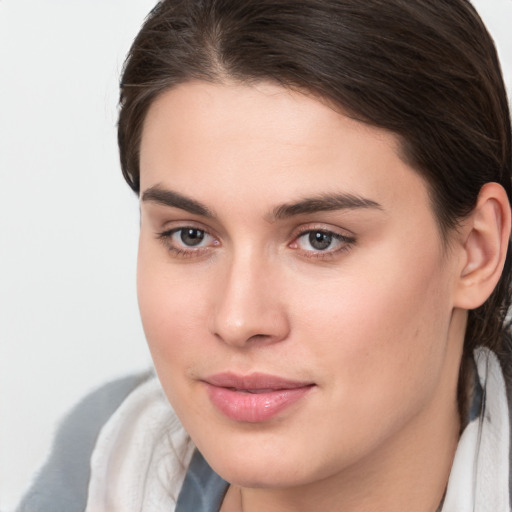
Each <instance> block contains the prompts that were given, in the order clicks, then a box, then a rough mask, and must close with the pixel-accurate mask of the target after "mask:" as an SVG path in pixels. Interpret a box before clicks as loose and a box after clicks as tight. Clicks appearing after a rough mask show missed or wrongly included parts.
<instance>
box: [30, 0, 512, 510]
mask: <svg viewBox="0 0 512 512" xmlns="http://www.w3.org/2000/svg"><path fill="white" fill-rule="evenodd" d="M119 147H120V154H121V164H122V169H123V174H124V176H125V178H126V180H127V181H128V183H129V184H130V186H131V187H132V188H133V190H134V191H135V192H136V193H137V194H139V196H140V199H141V201H140V204H141V234H140V244H139V268H138V293H139V304H140V310H141V316H142V321H143V324H144V329H145V333H146V336H147V340H148V344H149V347H150V349H151V352H152V356H153V360H154V363H155V369H156V373H157V375H158V380H157V379H156V378H151V377H146V378H144V379H142V383H140V382H139V381H137V382H135V381H131V382H129V383H124V385H121V388H120V389H117V390H116V394H115V398H114V399H113V398H111V397H112V396H114V394H113V393H112V392H111V390H110V391H108V390H107V391H104V392H103V394H101V398H100V400H109V401H111V407H110V409H109V408H108V407H107V411H108V412H107V413H106V414H105V413H104V415H103V416H102V417H101V419H100V420H90V419H89V421H90V422H94V425H95V428H96V429H98V430H99V429H100V428H101V432H100V433H99V436H98V438H97V439H96V438H95V435H94V436H92V438H91V443H90V444H91V450H90V451H91V454H90V459H91V472H90V476H89V475H88V474H87V475H86V476H87V477H88V478H89V480H90V481H89V483H88V486H87V490H86V485H85V484H83V485H82V486H81V487H80V486H78V487H76V491H75V486H74V485H73V486H71V487H69V486H68V487H67V489H66V493H67V494H66V500H68V499H69V502H67V503H68V505H67V507H68V508H67V510H70V506H77V507H82V508H83V506H85V503H86V510H87V512H98V511H107V510H108V511H116V510H119V511H123V512H126V511H130V510H147V511H153V510H176V511H179V512H183V511H211V512H214V511H215V512H217V511H221V512H234V511H236V512H239V511H243V512H251V511H255V510H259V511H261V510H265V511H287V510H294V511H303V510H304V511H311V510H325V511H330V510H333V511H334V510H344V511H347V510H348V511H350V510H377V509H378V510H382V511H385V510H393V511H396V510H415V511H436V510H443V511H444V512H449V511H457V512H458V511H466V510H467V511H469V510H477V511H484V510H489V511H490V510H492V511H502V510H503V511H505V510H510V490H509V478H510V477H509V474H510V472H509V453H510V425H509V423H510V421H509V411H508V407H507V382H510V379H507V375H506V373H507V371H509V369H510V343H509V338H508V334H507V332H506V330H505V316H506V312H507V310H508V306H509V301H510V299H509V296H510V256H508V254H507V251H508V247H509V236H510V223H511V215H510V197H511V184H510V173H511V165H512V159H511V132H510V117H509V112H508V106H507V99H506V94H505V91H504V87H503V82H502V78H501V74H500V69H499V64H498V60H497V57H496V53H495V50H494V46H493V43H492V40H491V39H490V37H489V35H488V34H487V32H486V30H485V28H484V26H483V24H482V22H481V21H480V19H479V17H478V16H477V14H476V13H475V11H474V10H473V8H472V7H471V5H470V4H469V3H468V2H467V1H465V0H454V1H452V2H441V1H439V2H427V1H425V0H411V1H409V2H401V1H399V0H388V1H386V2H381V1H380V0H370V1H367V2H356V1H353V0H352V1H350V0H304V1H301V2H295V1H291V0H278V1H275V0H273V1H267V0H263V1H262V0H257V1H256V0H243V1H240V0H236V1H235V0H203V1H197V0H174V1H163V2H161V3H160V4H159V5H158V6H157V7H156V8H155V9H154V11H153V12H152V13H151V14H150V16H149V17H148V19H147V21H146V23H145V25H144V26H143V28H142V29H141V31H140V33H139V35H138V36H137V38H136V40H135V42H134V44H133V47H132V49H131V51H130V54H129V56H128V59H127V62H126V66H125V70H124V75H123V78H122V86H121V110H120V118H119ZM161 389H162V390H163V392H164V394H165V398H164V396H163V394H162V392H161ZM167 400H168V402H169V403H170V405H171V406H172V408H171V406H169V403H168V402H167ZM120 402H121V403H120ZM119 403H120V405H119ZM118 405H119V407H118ZM81 410H83V409H79V411H78V412H77V413H76V414H78V416H77V417H79V415H80V411H81ZM114 410H115V412H114ZM88 411H91V407H89V408H88ZM88 414H89V413H88ZM82 415H83V413H82ZM89 431H94V429H89ZM88 459H89V454H87V456H86V457H84V458H83V460H88ZM53 468H54V469H53V471H62V470H59V469H55V466H53ZM65 471H66V474H67V475H68V471H69V469H66V470H65ZM54 474H55V473H54ZM80 475H81V476H84V474H83V472H82V473H80ZM79 480H80V479H79ZM81 480H85V479H84V478H82V479H81ZM47 489H48V487H47ZM70 489H73V490H72V492H70ZM58 492H61V491H52V496H53V500H54V501H59V500H58V499H57V498H56V496H57V495H58ZM77 495H79V496H80V498H79V499H77V498H76V496H77ZM32 496H34V493H33V494H32ZM61 496H64V494H61ZM80 500H82V501H80ZM33 501H35V500H33ZM33 501H32V502H33ZM60 502H62V500H60ZM30 504H31V498H30V497H29V498H27V500H26V501H25V504H24V506H25V508H23V505H22V508H21V509H22V510H29V509H30V510H32V509H31V508H30V506H31V505H30ZM69 504H73V505H69ZM53 509H54V510H56V509H57V508H56V507H54V508H53Z"/></svg>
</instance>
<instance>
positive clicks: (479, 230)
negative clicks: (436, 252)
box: [454, 183, 511, 309]
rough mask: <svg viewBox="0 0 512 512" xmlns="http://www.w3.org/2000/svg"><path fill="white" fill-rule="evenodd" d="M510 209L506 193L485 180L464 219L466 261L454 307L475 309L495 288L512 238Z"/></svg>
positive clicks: (498, 186) (463, 261) (460, 276)
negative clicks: (511, 233) (475, 200)
mask: <svg viewBox="0 0 512 512" xmlns="http://www.w3.org/2000/svg"><path fill="white" fill-rule="evenodd" d="M510 223H511V212H510V204H509V201H508V197H507V194H506V192H505V190H504V189H503V187H502V186H501V185H499V184H497V183H486V184H485V185H484V186H483V187H482V189H481V190H480V193H479V195H478V201H477V204H476V206H475V209H474V210H473V211H472V212H471V214H470V215H469V217H468V218H467V219H466V220H465V222H464V229H463V231H464V233H463V236H464V240H463V247H462V251H463V252H462V254H463V260H462V264H461V267H462V268H461V271H460V275H459V278H458V280H457V286H456V292H455V301H454V305H455V307H459V308H462V309H475V308H477V307H479V306H481V305H482V304H483V303H484V302H485V301H486V300H487V299H488V297H489V296H490V295H491V293H492V291H493V290H494V288H495V287H496V285H497V283H498V281H499V279H500V276H501V272H502V270H503V265H504V264H505V258H506V255H507V248H508V242H509V237H510Z"/></svg>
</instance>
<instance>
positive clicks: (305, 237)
mask: <svg viewBox="0 0 512 512" xmlns="http://www.w3.org/2000/svg"><path fill="white" fill-rule="evenodd" d="M354 242H355V239H354V238H353V237H349V236H345V235H342V234H341V233H335V232H334V231H329V230H326V229H309V230H307V231H303V232H302V233H300V234H299V235H298V236H297V238H296V239H295V241H294V242H293V243H292V244H291V247H292V248H293V249H299V250H301V251H303V252H304V253H306V254H307V253H309V255H311V256H315V257H322V256H329V255H333V254H336V253H338V252H339V251H343V250H348V249H349V248H350V247H351V245H352V244H353V243H354Z"/></svg>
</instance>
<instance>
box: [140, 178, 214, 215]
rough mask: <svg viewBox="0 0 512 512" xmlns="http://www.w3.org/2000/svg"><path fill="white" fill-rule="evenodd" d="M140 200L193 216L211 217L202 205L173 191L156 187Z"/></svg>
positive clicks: (145, 193) (210, 213)
mask: <svg viewBox="0 0 512 512" xmlns="http://www.w3.org/2000/svg"><path fill="white" fill-rule="evenodd" d="M142 200H143V201H148V202H151V203H157V204H161V205H163V206H170V207H171V208H179V209H180V210H185V211H187V212H189V213H192V214H194V215H201V216H202V217H209V218H211V217H213V216H214V215H213V213H212V212H211V211H210V210H209V209H208V208H207V207H206V206H205V205H203V204H201V203H200V202H198V201H195V200H194V199H190V198H189V197H186V196H184V195H182V194H179V193H178V192H174V191H173V190H168V189H163V188H161V187H159V186H158V185H156V186H154V187H150V188H148V189H147V190H145V191H144V193H143V194H142Z"/></svg>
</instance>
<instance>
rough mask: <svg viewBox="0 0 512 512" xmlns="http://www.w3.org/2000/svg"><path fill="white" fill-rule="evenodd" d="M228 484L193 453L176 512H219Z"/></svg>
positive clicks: (198, 455)
mask: <svg viewBox="0 0 512 512" xmlns="http://www.w3.org/2000/svg"><path fill="white" fill-rule="evenodd" d="M228 487H229V484H228V482H226V481H225V480H223V479H222V478H221V477H220V476H219V475H218V474H217V473H215V471H213V469H212V468H211V467H210V466H209V465H208V463H207V462H206V460H205V459H204V457H203V456H202V455H201V453H199V451H198V450H196V451H195V452H194V455H193V457H192V460H191V462H190V466H189V467H188V470H187V474H186V476H185V480H184V482H183V486H182V488H181V491H180V494H179V496H178V502H177V503H176V512H219V509H220V506H221V504H222V500H223V499H224V496H225V495H226V491H227V490H228Z"/></svg>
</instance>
